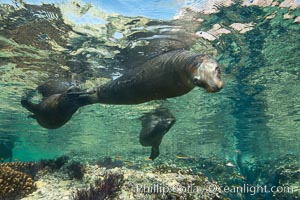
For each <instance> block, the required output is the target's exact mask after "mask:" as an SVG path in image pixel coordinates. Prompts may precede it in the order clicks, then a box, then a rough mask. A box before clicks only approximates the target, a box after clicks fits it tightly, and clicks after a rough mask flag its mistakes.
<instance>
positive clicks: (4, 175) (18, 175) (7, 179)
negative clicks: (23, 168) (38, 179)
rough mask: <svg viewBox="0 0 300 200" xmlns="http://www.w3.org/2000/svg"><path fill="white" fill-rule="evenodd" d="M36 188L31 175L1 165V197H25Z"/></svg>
mask: <svg viewBox="0 0 300 200" xmlns="http://www.w3.org/2000/svg"><path fill="white" fill-rule="evenodd" d="M34 190H36V186H35V184H34V182H33V180H32V178H31V177H30V176H28V175H27V174H25V173H22V172H20V171H17V170H14V169H12V168H10V167H7V166H0V199H16V198H21V197H24V196H26V195H28V194H30V193H32V192H33V191H34Z"/></svg>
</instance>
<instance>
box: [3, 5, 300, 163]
mask: <svg viewBox="0 0 300 200" xmlns="http://www.w3.org/2000/svg"><path fill="white" fill-rule="evenodd" d="M66 7H68V6H60V7H55V6H53V5H44V6H30V5H26V4H25V6H24V5H19V7H17V6H12V5H7V4H2V5H1V7H0V14H1V15H0V16H1V18H0V58H1V60H0V90H1V93H0V101H1V105H0V119H1V124H0V141H1V142H2V143H6V144H7V143H10V144H11V143H12V144H13V145H14V148H13V149H12V151H13V157H12V160H13V161H36V160H40V159H46V158H56V157H58V156H61V155H71V156H72V157H73V158H74V159H77V160H81V161H95V160H97V159H100V158H103V157H112V158H121V159H122V160H126V161H130V162H133V163H138V164H140V165H144V164H149V163H151V162H152V161H149V160H146V158H147V157H148V156H149V152H150V148H146V147H142V146H141V145H140V144H139V138H138V135H139V132H140V130H141V122H140V120H139V118H140V117H141V116H142V115H143V114H144V113H146V112H149V111H151V110H153V109H154V108H156V107H158V106H159V105H163V106H164V107H166V108H168V109H169V110H170V111H171V112H172V113H173V115H174V116H175V117H176V119H177V121H176V123H175V125H174V126H173V127H172V128H171V130H170V131H169V132H168V133H167V134H166V136H165V137H164V139H163V142H162V144H161V146H160V152H161V154H160V156H159V158H157V161H156V162H175V163H176V156H177V155H179V154H180V155H182V154H183V155H185V156H187V157H189V158H195V159H198V158H214V159H220V160H222V161H225V162H232V163H234V164H235V163H237V162H242V163H244V164H245V165H247V164H249V165H255V164H256V163H258V162H262V161H268V160H275V159H277V158H279V157H281V156H285V155H287V154H292V155H294V156H295V157H296V161H297V163H298V164H299V161H300V160H299V155H300V137H299V134H300V103H299V102H300V87H299V86H300V84H299V83H300V65H299V63H300V34H299V30H300V24H299V22H298V23H296V22H295V19H296V17H298V18H299V16H300V10H299V8H298V9H294V10H291V9H289V8H279V7H278V6H274V7H266V8H259V7H256V6H251V7H244V6H241V5H239V4H236V5H233V6H230V7H221V8H220V9H221V11H220V12H219V13H216V14H211V15H205V14H200V13H198V14H195V13H190V14H189V13H187V14H186V18H185V17H183V18H181V19H179V20H175V21H163V20H150V19H147V18H143V17H131V18H130V17H124V16H121V15H117V14H106V13H105V12H103V11H101V10H99V9H97V8H95V7H92V8H91V9H90V10H89V11H88V12H90V13H91V14H92V15H94V16H96V17H98V18H99V19H101V20H103V21H104V23H97V24H74V23H72V22H70V21H69V20H67V19H64V17H65V15H64V14H65V13H66V12H67V10H66V9H67V8H66ZM68 9H70V10H71V11H72V12H75V11H76V12H75V14H78V13H80V10H76V6H75V8H74V7H72V6H70V7H69V8H68ZM36 13H38V14H36ZM49 13H52V15H51V14H49ZM62 13H63V14H62ZM273 13H276V14H275V17H274V18H272V19H267V16H270V15H272V14H273ZM286 13H289V14H290V15H291V16H292V17H291V19H284V18H283V16H284V14H286ZM78 15H80V14H78ZM191 15H196V17H198V18H202V19H204V22H203V23H199V24H196V25H195V24H193V23H191V22H190V20H189V19H190V18H188V17H189V16H191ZM235 22H236V23H250V22H252V23H253V24H254V25H253V29H252V30H250V31H248V32H246V33H239V32H238V31H234V30H233V29H232V28H231V27H230V25H231V24H232V23H235ZM214 24H221V27H222V28H225V29H228V30H230V31H231V33H230V34H223V35H222V36H220V37H219V38H218V39H216V40H214V41H208V40H205V39H201V38H198V39H196V40H193V39H190V40H189V41H187V42H186V44H188V46H189V47H190V49H191V50H192V51H197V52H204V53H206V52H208V53H210V54H213V55H214V56H216V57H217V58H218V61H219V63H220V65H221V67H222V71H223V78H224V80H225V83H226V85H225V87H224V89H223V90H222V91H220V92H219V93H215V94H209V93H206V92H205V91H204V90H203V89H200V88H197V89H194V90H193V91H191V92H190V93H189V94H187V95H184V96H181V97H177V98H173V99H168V100H166V101H155V102H149V103H145V104H140V105H134V106H114V105H100V104H99V105H91V106H86V107H84V108H81V109H80V110H79V111H78V112H77V113H76V114H75V115H74V116H73V118H72V119H71V120H70V121H69V122H68V123H67V124H66V125H65V126H63V127H61V128H59V129H55V130H47V129H44V128H42V127H40V126H39V125H38V124H37V122H36V121H35V120H33V119H31V118H27V115H28V114H29V113H28V112H27V111H26V110H25V109H24V108H22V107H21V104H20V100H21V98H22V97H23V96H25V95H26V94H29V93H30V94H32V96H33V100H34V101H35V102H38V101H39V99H40V98H41V97H40V96H39V95H38V94H37V93H36V92H35V88H36V87H37V86H38V85H40V84H42V83H43V82H45V81H47V80H49V79H52V80H53V79H55V80H58V81H61V82H72V81H73V82H78V83H80V85H81V87H83V88H86V87H93V86H95V85H97V84H99V82H101V80H100V79H102V78H111V77H112V75H113V76H115V75H118V74H122V73H123V72H124V71H126V70H128V65H126V66H125V65H123V64H122V59H120V58H123V60H126V59H127V62H134V61H135V60H134V59H135V57H134V56H136V55H139V53H138V52H140V51H143V50H144V53H145V52H146V53H147V51H148V50H147V49H146V50H145V49H143V44H145V43H147V39H142V40H141V38H147V37H153V36H154V35H156V34H160V35H163V34H162V33H163V28H165V27H167V28H169V29H173V28H174V29H175V28H177V27H178V26H180V27H181V29H182V30H184V32H185V34H192V33H195V32H197V31H200V30H201V31H208V30H210V29H211V28H212V27H213V25H214ZM178 38H179V39H181V40H188V39H189V38H188V39H186V38H187V37H185V35H184V34H183V36H180V37H178ZM159 48H160V47H159ZM159 48H157V51H159ZM131 50H132V51H131ZM130 52H131V53H130ZM116 55H118V56H116ZM120 56H121V57H120ZM128 60H129V61H128ZM237 158H238V159H239V161H237ZM6 161H8V159H6ZM177 164H179V163H177ZM187 165H188V164H187Z"/></svg>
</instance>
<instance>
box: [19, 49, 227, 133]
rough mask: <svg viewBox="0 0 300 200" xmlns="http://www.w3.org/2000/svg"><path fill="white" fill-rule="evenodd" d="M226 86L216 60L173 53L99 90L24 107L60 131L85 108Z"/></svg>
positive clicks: (71, 92) (76, 92) (71, 93)
mask: <svg viewBox="0 0 300 200" xmlns="http://www.w3.org/2000/svg"><path fill="white" fill-rule="evenodd" d="M223 85H224V83H223V81H222V79H221V72H220V68H219V65H218V63H217V61H216V60H215V59H214V58H213V57H211V56H209V55H205V54H197V53H194V52H191V51H186V50H173V51H170V52H167V53H164V54H162V55H159V56H156V57H154V58H152V59H150V60H148V61H146V62H145V63H144V64H143V65H141V66H139V67H136V68H134V69H133V70H130V71H128V72H127V73H125V74H124V75H122V76H121V77H119V78H117V79H115V80H112V81H110V82H108V83H106V84H104V85H101V86H99V87H97V88H95V89H89V90H86V91H80V90H79V89H75V88H72V89H71V90H70V89H69V90H66V91H65V92H63V93H61V94H53V95H51V96H49V97H46V98H44V99H43V101H42V102H41V103H39V104H33V103H31V102H29V101H28V100H23V101H22V105H23V107H25V108H26V109H27V110H29V111H30V112H32V113H33V114H34V118H35V119H37V121H38V123H39V124H40V125H41V126H43V127H45V128H58V127H60V126H62V125H64V124H65V123H66V122H67V121H68V120H69V119H70V118H71V116H72V115H73V114H74V113H75V112H76V110H77V109H78V108H79V107H81V106H85V105H89V104H94V103H103V104H123V105H128V104H139V103H144V102H148V101H152V100H161V99H167V98H172V97H177V96H181V95H184V94H186V93H188V92H190V91H191V90H192V89H193V88H194V87H196V86H199V87H202V88H204V89H206V91H208V92H217V91H219V90H221V89H222V88H223Z"/></svg>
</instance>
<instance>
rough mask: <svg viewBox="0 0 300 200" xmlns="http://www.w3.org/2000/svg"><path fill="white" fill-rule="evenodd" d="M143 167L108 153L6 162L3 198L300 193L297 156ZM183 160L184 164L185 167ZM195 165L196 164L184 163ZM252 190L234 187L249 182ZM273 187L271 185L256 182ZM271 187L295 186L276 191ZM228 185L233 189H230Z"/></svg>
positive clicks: (0, 179) (0, 167)
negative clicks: (89, 158)
mask: <svg viewBox="0 0 300 200" xmlns="http://www.w3.org/2000/svg"><path fill="white" fill-rule="evenodd" d="M176 162H177V163H178V165H175V164H173V163H169V164H168V163H164V164H161V163H160V164H158V165H153V164H150V165H149V166H148V167H144V168H140V167H137V166H132V165H130V166H128V165H127V166H126V163H124V162H123V161H120V160H115V159H111V158H105V159H102V160H99V161H97V162H95V163H94V164H87V163H85V164H84V163H81V162H78V161H74V160H71V159H69V157H67V156H62V157H59V158H57V159H55V160H42V161H40V162H30V163H27V162H7V163H1V164H0V172H1V173H0V199H1V200H13V199H24V200H35V199H39V200H40V199H45V200H46V199H47V200H48V199H53V200H55V199H60V200H63V199H65V200H83V199H85V200H89V199H92V200H95V199H298V198H299V197H300V188H299V185H300V182H299V180H300V166H299V164H297V157H296V156H294V155H286V156H284V157H281V158H278V159H277V160H274V161H266V162H262V163H260V164H259V165H255V166H251V165H250V164H249V165H245V167H243V166H241V165H239V164H238V163H226V162H223V161H221V160H218V159H216V158H201V159H193V158H184V159H180V160H177V161H176ZM179 165H180V167H179ZM184 165H186V166H192V167H184ZM245 186H246V187H247V189H249V191H242V190H240V191H238V190H233V189H234V188H243V187H244V189H245ZM258 186H261V187H264V186H265V187H267V191H254V190H251V188H252V189H253V188H255V187H258ZM271 187H276V188H291V189H292V190H290V191H281V190H278V191H273V192H270V191H268V190H270V188H271ZM226 188H227V189H226Z"/></svg>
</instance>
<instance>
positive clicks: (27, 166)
mask: <svg viewBox="0 0 300 200" xmlns="http://www.w3.org/2000/svg"><path fill="white" fill-rule="evenodd" d="M0 167H9V168H11V169H13V170H16V171H19V172H22V173H25V174H27V175H29V176H31V177H32V178H34V177H35V175H36V174H37V172H38V170H39V166H38V164H37V163H35V162H5V163H1V164H0Z"/></svg>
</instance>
